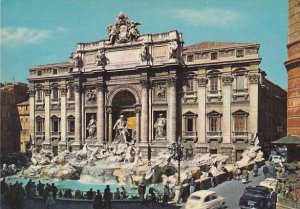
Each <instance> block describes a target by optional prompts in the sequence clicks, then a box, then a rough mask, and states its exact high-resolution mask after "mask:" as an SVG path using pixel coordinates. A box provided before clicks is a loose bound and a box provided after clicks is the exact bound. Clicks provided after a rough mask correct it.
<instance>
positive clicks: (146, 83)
mask: <svg viewBox="0 0 300 209" xmlns="http://www.w3.org/2000/svg"><path fill="white" fill-rule="evenodd" d="M140 82H141V85H142V87H143V88H146V89H148V88H149V87H150V83H149V81H148V80H147V79H143V80H141V81H140Z"/></svg>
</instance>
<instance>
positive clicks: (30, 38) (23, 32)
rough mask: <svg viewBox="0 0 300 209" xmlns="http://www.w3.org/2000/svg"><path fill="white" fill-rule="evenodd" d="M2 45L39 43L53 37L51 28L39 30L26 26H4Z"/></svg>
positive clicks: (0, 33)
mask: <svg viewBox="0 0 300 209" xmlns="http://www.w3.org/2000/svg"><path fill="white" fill-rule="evenodd" d="M0 35H1V44H2V45H11V46H16V45H31V44H38V43H41V42H43V41H45V40H47V39H50V38H51V37H52V32H51V31H50V30H38V29H30V28H25V27H17V28H11V27H3V28H1V29H0Z"/></svg>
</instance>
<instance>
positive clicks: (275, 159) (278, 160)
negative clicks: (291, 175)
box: [270, 155, 286, 165]
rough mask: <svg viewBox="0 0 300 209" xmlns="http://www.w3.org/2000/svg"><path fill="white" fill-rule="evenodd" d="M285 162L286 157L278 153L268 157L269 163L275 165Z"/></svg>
mask: <svg viewBox="0 0 300 209" xmlns="http://www.w3.org/2000/svg"><path fill="white" fill-rule="evenodd" d="M284 162H286V159H285V158H284V157H282V156H280V155H273V156H272V157H270V163H272V164H274V165H277V164H282V163H284Z"/></svg>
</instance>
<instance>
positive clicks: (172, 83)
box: [167, 77, 177, 87]
mask: <svg viewBox="0 0 300 209" xmlns="http://www.w3.org/2000/svg"><path fill="white" fill-rule="evenodd" d="M167 84H168V86H169V87H176V85H177V78H175V77H173V78H169V79H168V80H167Z"/></svg>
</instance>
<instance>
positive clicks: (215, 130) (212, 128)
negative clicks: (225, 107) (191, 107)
mask: <svg viewBox="0 0 300 209" xmlns="http://www.w3.org/2000/svg"><path fill="white" fill-rule="evenodd" d="M221 117H222V114H221V113H219V112H216V111H214V110H213V111H211V112H210V113H208V114H207V119H208V135H211V136H218V135H221Z"/></svg>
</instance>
